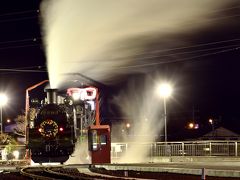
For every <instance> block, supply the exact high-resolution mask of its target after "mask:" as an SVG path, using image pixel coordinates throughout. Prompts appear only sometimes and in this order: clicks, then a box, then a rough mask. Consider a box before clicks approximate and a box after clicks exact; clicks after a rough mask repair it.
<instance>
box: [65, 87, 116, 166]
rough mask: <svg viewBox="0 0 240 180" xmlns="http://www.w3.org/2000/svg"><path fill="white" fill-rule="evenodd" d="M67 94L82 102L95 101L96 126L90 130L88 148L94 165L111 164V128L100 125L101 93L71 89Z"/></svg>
mask: <svg viewBox="0 0 240 180" xmlns="http://www.w3.org/2000/svg"><path fill="white" fill-rule="evenodd" d="M67 94H68V95H70V96H72V97H73V96H74V95H77V98H80V99H81V100H83V101H84V100H94V103H95V124H94V125H92V126H90V127H89V128H88V147H89V154H90V157H91V163H92V164H103V163H111V155H110V154H111V134H110V126H108V125H100V107H99V92H98V89H97V88H95V87H87V88H69V89H68V90H67Z"/></svg>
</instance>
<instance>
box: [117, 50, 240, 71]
mask: <svg viewBox="0 0 240 180" xmlns="http://www.w3.org/2000/svg"><path fill="white" fill-rule="evenodd" d="M239 49H240V46H238V47H235V48H231V49H226V50H221V51H217V52H212V53H206V54H201V55H197V56H192V57H187V58H182V59H176V60H168V61H161V62H152V63H145V64H138V65H128V66H122V67H117V68H119V69H128V68H137V67H147V66H155V65H161V64H170V63H171V64H172V63H178V62H186V61H192V60H194V59H197V58H200V57H206V56H210V55H216V54H221V53H226V52H230V51H235V50H239Z"/></svg>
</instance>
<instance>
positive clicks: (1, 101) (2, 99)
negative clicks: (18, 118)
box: [0, 94, 8, 134]
mask: <svg viewBox="0 0 240 180" xmlns="http://www.w3.org/2000/svg"><path fill="white" fill-rule="evenodd" d="M7 101H8V98H7V96H6V95H5V94H0V117H1V134H2V133H3V118H2V108H3V106H4V105H6V104H7Z"/></svg>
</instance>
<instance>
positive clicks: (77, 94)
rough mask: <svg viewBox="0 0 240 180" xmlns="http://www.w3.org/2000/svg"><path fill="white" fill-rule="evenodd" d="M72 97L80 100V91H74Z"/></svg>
mask: <svg viewBox="0 0 240 180" xmlns="http://www.w3.org/2000/svg"><path fill="white" fill-rule="evenodd" d="M72 98H73V100H74V101H77V100H79V99H80V93H78V92H74V93H73V94H72Z"/></svg>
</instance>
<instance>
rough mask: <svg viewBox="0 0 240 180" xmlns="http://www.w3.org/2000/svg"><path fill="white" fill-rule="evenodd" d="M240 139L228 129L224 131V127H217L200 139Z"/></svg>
mask: <svg viewBox="0 0 240 180" xmlns="http://www.w3.org/2000/svg"><path fill="white" fill-rule="evenodd" d="M212 136H214V137H240V135H239V134H237V133H235V132H233V131H231V130H229V129H226V128H224V127H219V128H217V129H215V130H213V131H211V132H209V133H207V134H205V135H203V136H202V137H203V138H204V137H212Z"/></svg>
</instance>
